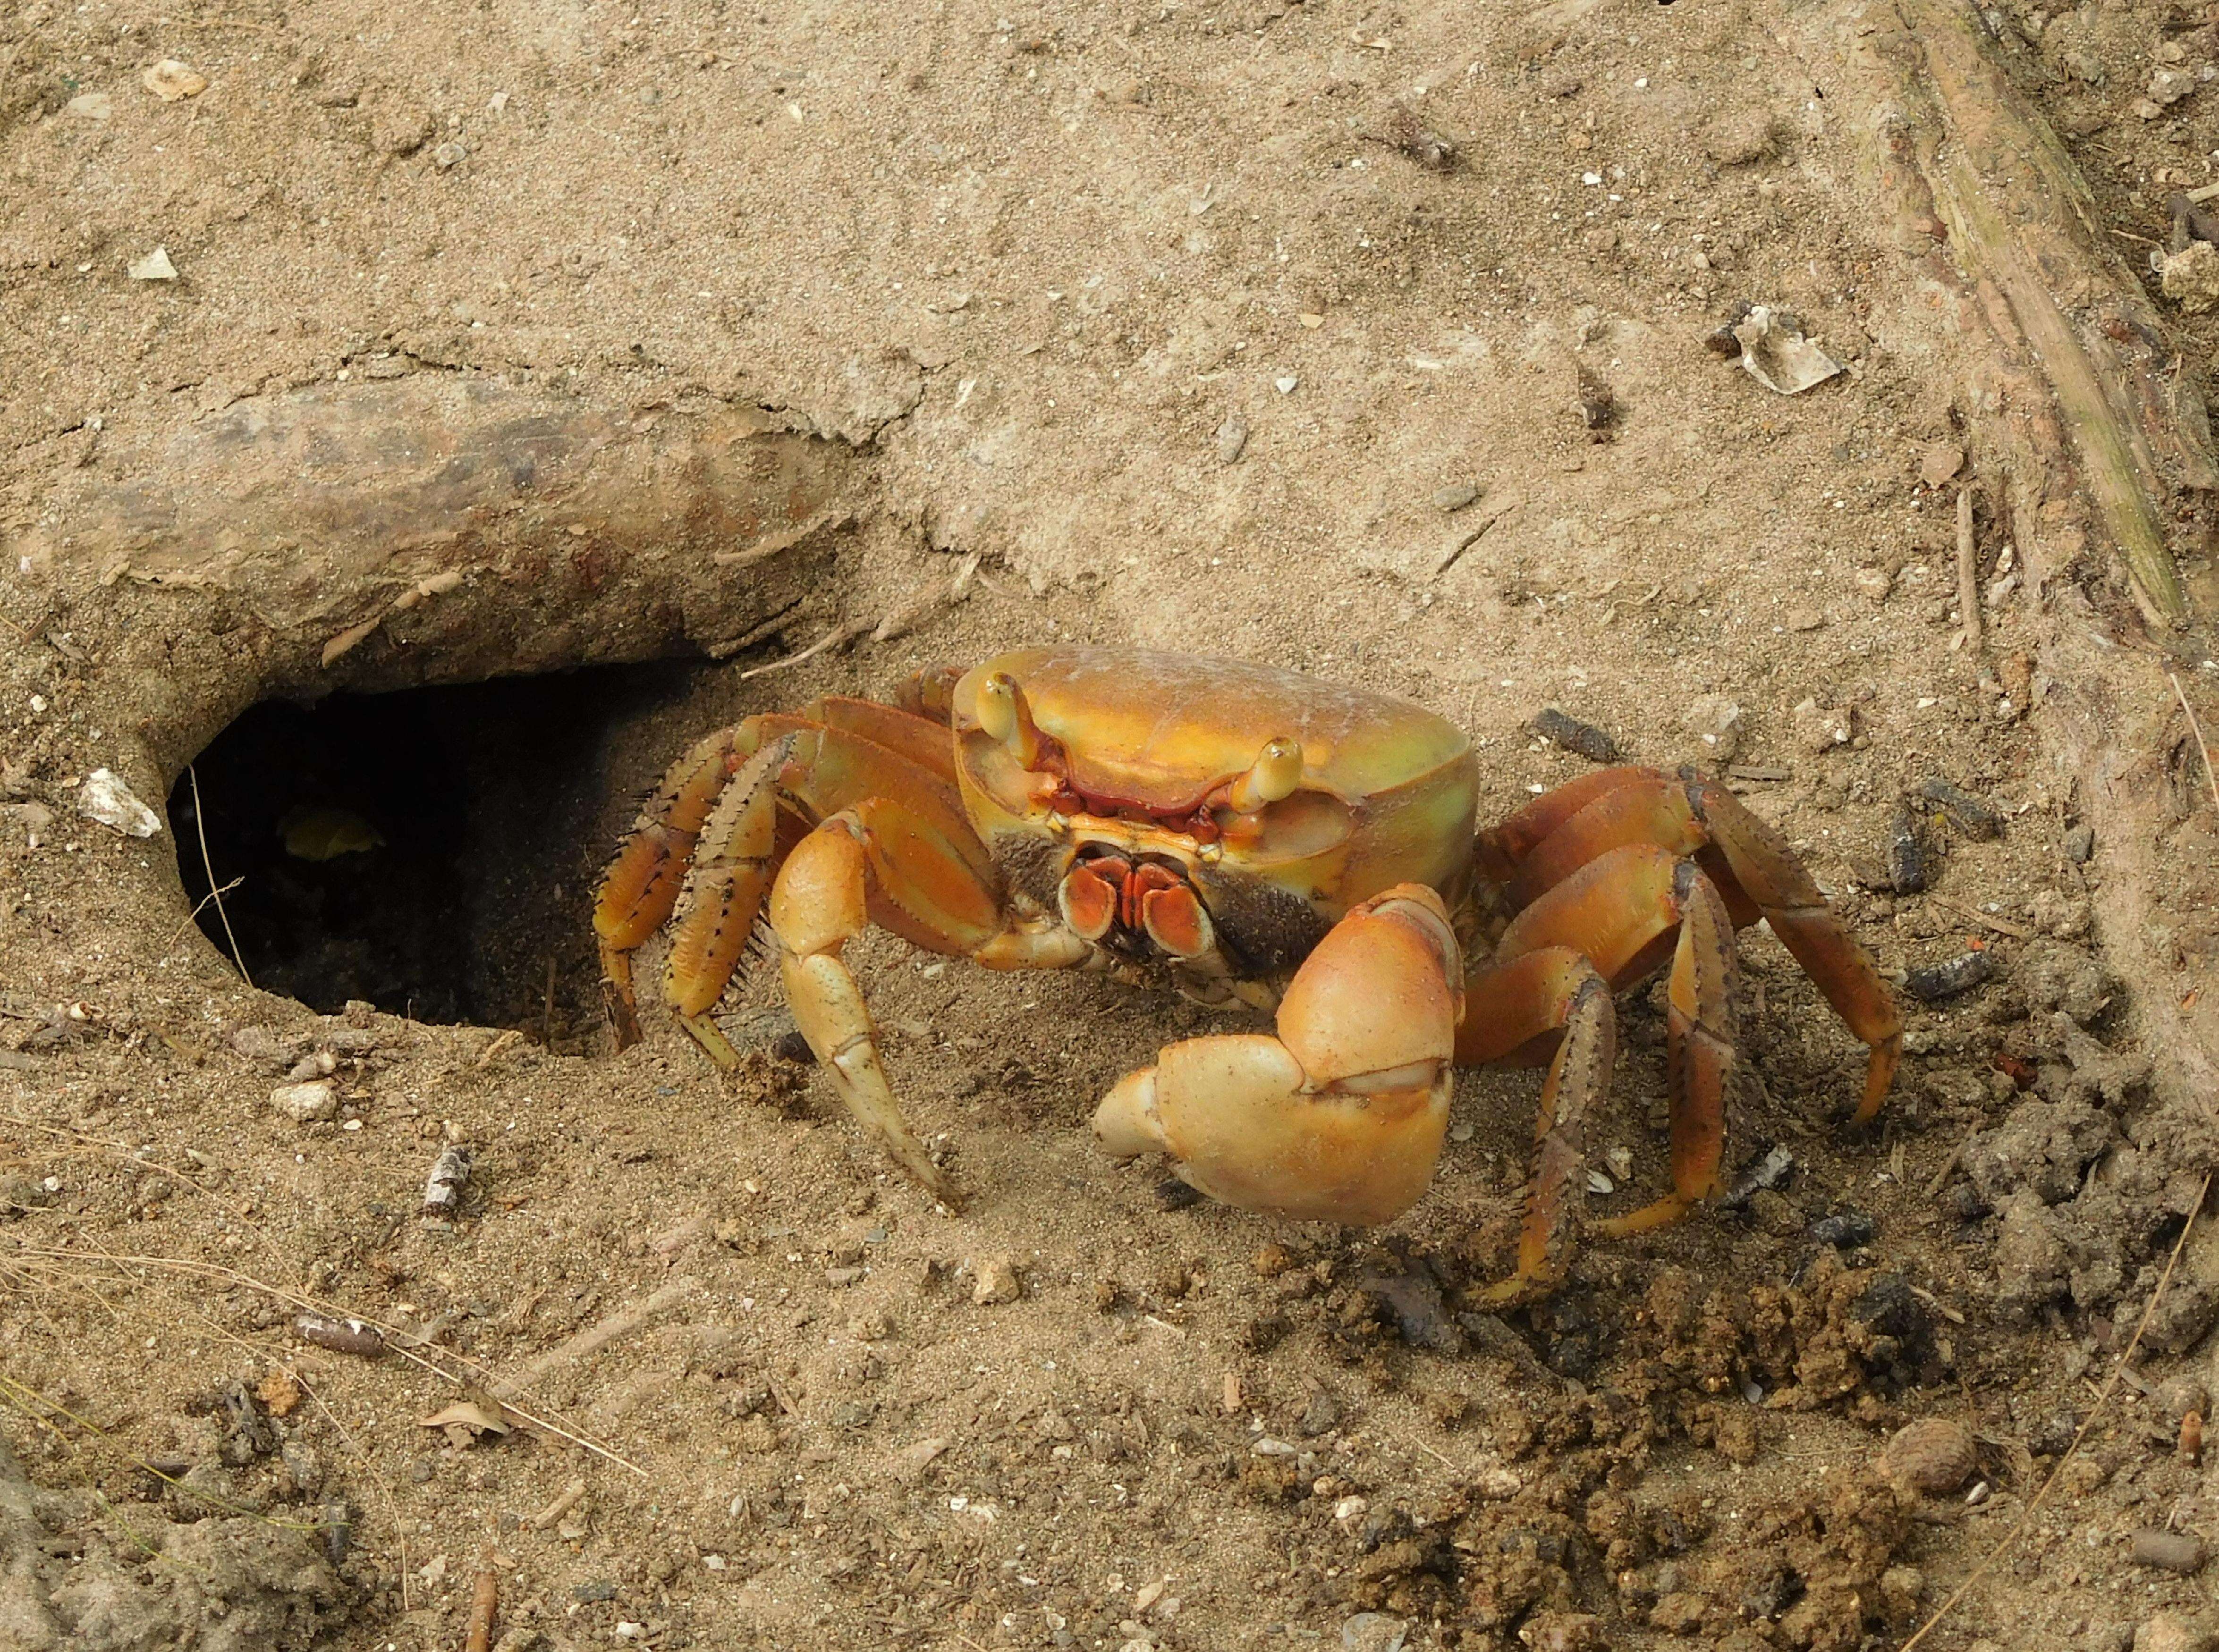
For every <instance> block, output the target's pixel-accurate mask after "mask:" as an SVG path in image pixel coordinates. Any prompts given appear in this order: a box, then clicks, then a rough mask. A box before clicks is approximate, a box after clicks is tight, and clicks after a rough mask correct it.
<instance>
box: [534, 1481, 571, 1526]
mask: <svg viewBox="0 0 2219 1652" xmlns="http://www.w3.org/2000/svg"><path fill="white" fill-rule="evenodd" d="M585 1495H586V1482H585V1481H582V1480H573V1481H571V1482H570V1483H569V1485H567V1486H565V1487H563V1491H562V1494H561V1495H560V1496H558V1497H557V1498H556V1500H554V1501H553V1502H551V1503H550V1504H549V1505H548V1506H546V1507H545V1508H544V1509H542V1510H540V1511H539V1512H538V1513H537V1514H535V1515H533V1516H532V1517H531V1518H530V1519H528V1520H526V1521H525V1523H524V1524H525V1525H528V1526H530V1527H531V1529H532V1530H533V1531H546V1530H547V1528H548V1527H549V1526H550V1525H554V1524H555V1522H556V1521H557V1520H559V1519H561V1518H563V1516H564V1515H566V1514H568V1513H569V1512H570V1511H571V1510H572V1509H574V1508H575V1507H577V1506H578V1504H579V1503H580V1501H581V1500H583V1498H584V1497H585Z"/></svg>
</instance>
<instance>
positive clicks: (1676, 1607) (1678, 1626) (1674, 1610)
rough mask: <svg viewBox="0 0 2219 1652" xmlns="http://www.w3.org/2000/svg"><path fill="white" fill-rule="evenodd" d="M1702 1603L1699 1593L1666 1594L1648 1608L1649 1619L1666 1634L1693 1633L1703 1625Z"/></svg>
mask: <svg viewBox="0 0 2219 1652" xmlns="http://www.w3.org/2000/svg"><path fill="white" fill-rule="evenodd" d="M1704 1605H1705V1602H1704V1600H1703V1597H1702V1596H1700V1595H1699V1594H1689V1593H1686V1592H1684V1591H1681V1592H1680V1593H1673V1594H1668V1595H1666V1596H1665V1597H1664V1598H1663V1599H1662V1600H1659V1601H1658V1602H1657V1603H1656V1605H1654V1606H1652V1607H1650V1611H1649V1621H1650V1624H1652V1625H1653V1626H1655V1627H1656V1628H1657V1629H1661V1630H1663V1631H1664V1632H1665V1633H1666V1634H1667V1635H1693V1634H1694V1633H1696V1632H1697V1631H1698V1630H1700V1629H1701V1628H1702V1626H1703V1612H1704Z"/></svg>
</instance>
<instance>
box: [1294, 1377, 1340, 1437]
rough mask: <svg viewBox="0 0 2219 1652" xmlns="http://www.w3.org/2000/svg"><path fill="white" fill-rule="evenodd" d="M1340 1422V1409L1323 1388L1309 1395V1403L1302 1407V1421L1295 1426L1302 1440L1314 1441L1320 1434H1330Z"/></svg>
mask: <svg viewBox="0 0 2219 1652" xmlns="http://www.w3.org/2000/svg"><path fill="white" fill-rule="evenodd" d="M1339 1422H1340V1407H1339V1406H1338V1405H1336V1404H1334V1403H1333V1396H1332V1395H1331V1394H1327V1392H1326V1391H1325V1390H1324V1389H1323V1388H1320V1389H1318V1390H1317V1391H1316V1392H1315V1393H1314V1394H1311V1395H1310V1400H1309V1403H1308V1405H1306V1406H1304V1407H1302V1420H1301V1421H1300V1422H1298V1423H1296V1425H1295V1426H1296V1428H1297V1429H1299V1430H1300V1431H1301V1432H1302V1436H1303V1438H1307V1439H1315V1438H1317V1437H1318V1436H1319V1435H1321V1434H1330V1433H1331V1432H1333V1429H1334V1428H1335V1427H1336V1426H1337V1425H1339Z"/></svg>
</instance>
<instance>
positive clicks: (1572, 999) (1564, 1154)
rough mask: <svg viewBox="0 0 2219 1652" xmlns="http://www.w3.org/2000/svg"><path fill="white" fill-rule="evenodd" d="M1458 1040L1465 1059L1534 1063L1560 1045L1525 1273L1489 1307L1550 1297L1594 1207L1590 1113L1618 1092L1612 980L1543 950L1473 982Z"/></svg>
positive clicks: (1577, 957)
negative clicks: (1586, 1211) (1540, 1050)
mask: <svg viewBox="0 0 2219 1652" xmlns="http://www.w3.org/2000/svg"><path fill="white" fill-rule="evenodd" d="M1465 1002H1466V1003H1467V1005H1468V1006H1469V1008H1468V1009H1466V1012H1465V1018H1464V1030H1463V1032H1462V1033H1461V1034H1460V1035H1459V1036H1458V1040H1457V1057H1458V1060H1460V1061H1470V1060H1474V1059H1479V1060H1487V1061H1496V1060H1508V1061H1516V1060H1517V1059H1519V1056H1520V1053H1521V1052H1526V1053H1527V1056H1526V1059H1532V1052H1533V1051H1534V1050H1535V1049H1536V1047H1537V1046H1545V1044H1546V1043H1547V1041H1548V1040H1551V1039H1554V1040H1555V1043H1556V1051H1555V1054H1554V1056H1553V1057H1552V1058H1550V1059H1549V1077H1548V1078H1547V1080H1546V1081H1545V1083H1544V1084H1542V1086H1541V1107H1540V1111H1539V1113H1538V1115H1537V1116H1536V1118H1535V1120H1534V1127H1533V1175H1532V1180H1531V1181H1530V1182H1528V1183H1527V1184H1526V1220H1525V1223H1524V1225H1523V1227H1521V1228H1520V1233H1519V1239H1518V1270H1517V1271H1516V1272H1515V1273H1514V1274H1513V1275H1512V1276H1510V1277H1509V1278H1507V1279H1506V1280H1503V1281H1502V1282H1500V1283H1499V1284H1496V1285H1494V1286H1492V1287H1490V1288H1489V1290H1488V1291H1487V1293H1486V1300H1487V1301H1488V1302H1489V1305H1490V1306H1494V1307H1507V1306H1510V1305H1512V1304H1514V1303H1517V1302H1521V1301H1526V1300H1528V1299H1529V1298H1532V1297H1535V1296H1540V1295H1546V1294H1547V1293H1548V1292H1549V1291H1550V1290H1551V1289H1553V1288H1554V1287H1555V1285H1556V1284H1557V1282H1558V1281H1559V1280H1561V1279H1562V1278H1563V1275H1564V1270H1565V1269H1566V1268H1567V1267H1568V1266H1569V1264H1570V1262H1571V1251H1572V1246H1573V1245H1575V1244H1576V1242H1577V1239H1578V1228H1579V1219H1580V1213H1581V1212H1582V1209H1583V1208H1585V1206H1586V1203H1587V1190H1588V1183H1587V1175H1588V1166H1587V1145H1586V1142H1587V1115H1588V1109H1589V1108H1590V1107H1593V1106H1594V1105H1595V1104H1597V1103H1598V1102H1601V1100H1602V1098H1603V1096H1604V1094H1605V1093H1606V1092H1607V1090H1609V1088H1610V1075H1611V1069H1612V1067H1613V1065H1615V1064H1616V1062H1617V1059H1618V1010H1617V1008H1616V1006H1615V1005H1614V1004H1613V1003H1612V1001H1611V995H1610V983H1609V982H1607V981H1606V980H1604V979H1603V978H1602V977H1601V975H1599V974H1597V973H1596V972H1595V967H1594V965H1593V964H1591V963H1589V962H1588V959H1587V955H1586V954H1585V953H1582V952H1580V951H1579V950H1578V949H1577V948H1576V947H1542V948H1540V949H1539V950H1538V951H1535V952H1529V953H1525V954H1524V955H1523V956H1521V957H1519V958H1514V959H1512V960H1510V961H1509V962H1508V963H1507V964H1501V965H1498V966H1495V968H1494V969H1492V970H1490V971H1489V972H1487V973H1486V974H1484V975H1482V976H1480V977H1478V978H1476V979H1474V980H1473V982H1472V984H1471V986H1470V990H1469V991H1468V992H1467V993H1466V995H1465Z"/></svg>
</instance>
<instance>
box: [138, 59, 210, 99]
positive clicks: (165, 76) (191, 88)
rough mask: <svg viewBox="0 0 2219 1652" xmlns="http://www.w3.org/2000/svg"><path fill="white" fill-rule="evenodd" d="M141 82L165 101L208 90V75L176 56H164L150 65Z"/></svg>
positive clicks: (193, 95)
mask: <svg viewBox="0 0 2219 1652" xmlns="http://www.w3.org/2000/svg"><path fill="white" fill-rule="evenodd" d="M139 84H140V85H142V86H144V87H145V88H146V90H148V91H150V92H152V93H153V94H154V96H157V97H158V98H160V99H161V100H162V101H163V102H165V103H174V102H177V100H178V99H179V98H181V97H197V96H200V95H201V94H202V92H204V91H206V90H208V77H207V76H206V75H204V74H202V73H201V72H200V71H197V70H196V69H194V68H192V67H190V65H185V64H183V63H180V62H178V61H177V59H175V58H164V59H162V60H161V61H160V62H159V63H157V64H153V65H149V66H148V68H147V69H146V72H144V73H143V74H141V75H140V77H139Z"/></svg>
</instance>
